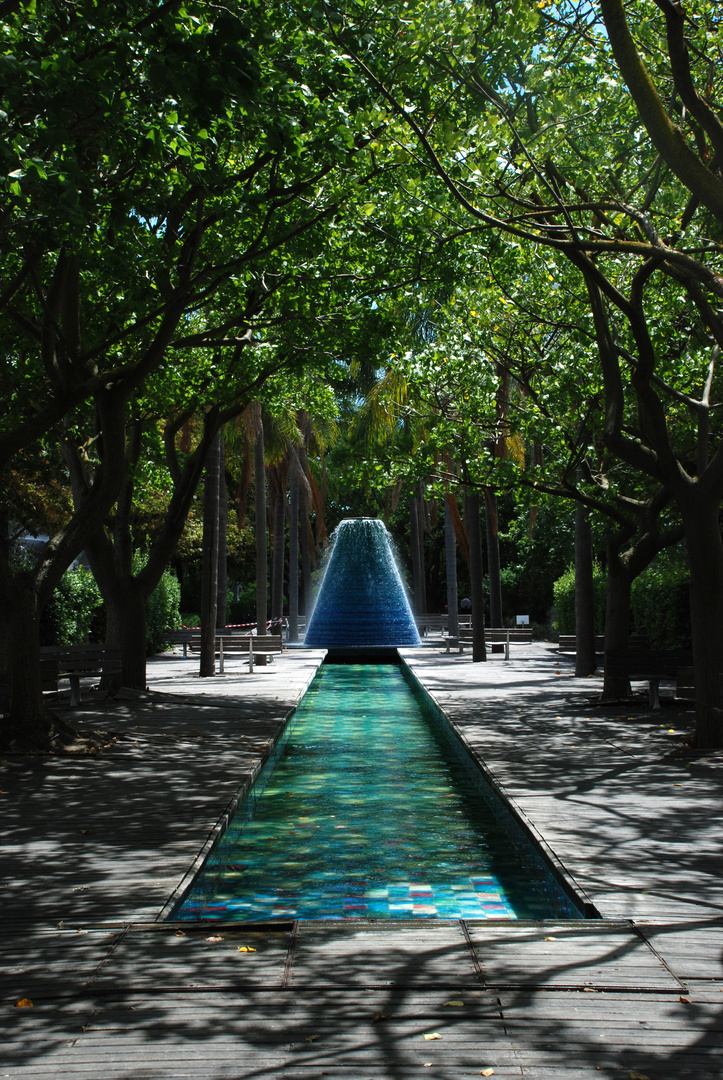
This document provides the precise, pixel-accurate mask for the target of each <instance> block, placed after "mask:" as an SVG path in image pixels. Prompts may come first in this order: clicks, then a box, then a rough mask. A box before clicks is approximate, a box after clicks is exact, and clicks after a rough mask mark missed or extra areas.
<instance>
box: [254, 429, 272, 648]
mask: <svg viewBox="0 0 723 1080" xmlns="http://www.w3.org/2000/svg"><path fill="white" fill-rule="evenodd" d="M254 487H255V491H254V506H255V517H256V632H257V633H258V634H265V633H266V623H267V619H268V615H267V597H268V583H267V579H268V573H269V567H268V551H267V547H266V464H265V460H264V429H263V426H262V424H261V421H259V429H258V431H257V433H256V439H255V441H254Z"/></svg>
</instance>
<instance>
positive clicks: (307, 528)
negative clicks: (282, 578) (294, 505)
mask: <svg viewBox="0 0 723 1080" xmlns="http://www.w3.org/2000/svg"><path fill="white" fill-rule="evenodd" d="M299 521H300V526H301V537H300V545H301V612H302V614H303V615H305V616H306V624H307V626H308V624H309V616H310V615H311V609H312V607H313V606H314V595H313V586H312V584H311V541H312V536H311V522H310V521H309V507H308V503H307V499H306V490H305V488H304V487H303V485H302V486H301V488H300V490H299Z"/></svg>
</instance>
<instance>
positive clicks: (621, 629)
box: [602, 539, 632, 701]
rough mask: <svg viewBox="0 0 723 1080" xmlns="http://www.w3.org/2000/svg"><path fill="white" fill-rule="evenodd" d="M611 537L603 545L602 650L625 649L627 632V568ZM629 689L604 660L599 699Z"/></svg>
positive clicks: (621, 694) (614, 698) (620, 694)
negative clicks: (603, 642) (603, 608)
mask: <svg viewBox="0 0 723 1080" xmlns="http://www.w3.org/2000/svg"><path fill="white" fill-rule="evenodd" d="M615 548H616V543H615V540H614V539H613V540H611V541H610V542H609V543H608V545H607V570H608V579H607V586H606V590H605V652H606V653H607V651H608V649H625V648H627V645H628V638H629V636H630V587H631V585H632V576H631V574H630V568H629V566H628V564H627V562H626V560H624V559H623V558H621V556H620V553H619V552H618V551H617V550H615ZM629 693H630V683H629V681H628V680H627V679H626V678H625V676H624V675H611V674H609V673H608V665H607V663H606V664H605V675H604V679H603V689H602V699H603V701H605V700H611V701H618V700H619V699H620V698H625V697H627V696H628V694H629Z"/></svg>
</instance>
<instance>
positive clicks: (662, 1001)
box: [0, 646, 723, 1080]
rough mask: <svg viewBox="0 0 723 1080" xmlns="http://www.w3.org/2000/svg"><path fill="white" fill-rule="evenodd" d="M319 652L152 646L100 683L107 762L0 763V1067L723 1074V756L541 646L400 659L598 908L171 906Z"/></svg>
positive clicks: (572, 1077)
mask: <svg viewBox="0 0 723 1080" xmlns="http://www.w3.org/2000/svg"><path fill="white" fill-rule="evenodd" d="M319 656H320V654H318V653H317V654H312V653H303V652H299V653H296V654H294V655H292V656H289V657H282V658H280V659H279V661H278V662H277V664H276V665H275V667H273V668H271V669H269V670H268V671H264V672H259V673H257V674H254V675H253V676H248V675H244V674H241V673H240V670H239V674H238V676H237V677H234V675H233V674H231V675H230V676H227V677H226V678H225V679H224V680H221V679H217V680H214V681H213V684H212V685H211V686H209V684H208V682H207V681H204V682H203V684H201V683H200V681H199V680H195V679H193V677H192V671H193V667H194V665H193V662H189V663H188V664H186V662H184V661H183V660H180V659H164V660H161V661H158V662H157V663H154V664H153V665H151V668H150V680H151V685H152V686H153V688H154V691H153V693H151V694H148V695H129V694H123V695H121V697H120V699H119V700H117V701H116V702H114V703H112V704H111V705H110V706H107V707H106V706H102V705H98V706H94V705H93V703H92V701H91V702H90V703H89V704H87V705H86V706H84V708H83V718H84V722H85V723H95V724H96V725H97V726H100V724H101V717H102V725H103V726H112V727H114V728H116V729H117V730H119V731H121V732H122V733H123V736H124V737H123V738H122V739H121V740H120V741H119V742H118V743H117V744H116V745H115V746H113V747H112V748H110V749H109V750H107V751H106V752H105V753H104V754H103V755H102V756H101V758H100V759H99V760H92V759H89V758H74V759H70V758H64V759H33V760H20V759H7V760H6V761H4V762H3V766H2V789H3V791H2V794H1V795H0V800H2V801H1V802H0V806H1V807H2V814H1V816H0V853H1V855H2V864H1V865H2V868H3V870H2V874H3V878H2V889H1V890H0V900H1V901H2V915H3V921H2V924H1V928H0V964H1V968H0V971H1V973H0V985H1V987H2V995H1V1001H0V1016H2V1030H3V1043H2V1047H1V1048H0V1077H2V1076H10V1077H24V1078H36V1077H37V1078H40V1077H43V1078H47V1077H51V1076H52V1077H56V1076H58V1077H69V1078H72V1080H80V1078H81V1077H83V1078H85V1077H100V1076H103V1077H107V1078H108V1080H116V1078H118V1080H120V1078H122V1080H145V1078H151V1077H162V1078H164V1080H166V1078H169V1080H170V1078H171V1077H185V1076H193V1077H196V1078H209V1080H211V1078H214V1080H215V1078H221V1077H224V1078H225V1077H239V1078H240V1077H243V1078H252V1077H260V1078H261V1077H273V1078H274V1080H276V1078H287V1077H288V1078H289V1080H291V1078H298V1077H306V1078H316V1077H321V1076H328V1077H331V1078H332V1080H333V1078H341V1077H344V1078H348V1080H364V1078H366V1077H368V1078H372V1077H373V1078H375V1080H376V1078H382V1077H390V1078H394V1077H399V1078H406V1077H412V1076H414V1077H417V1076H423V1077H438V1078H440V1080H441V1078H445V1080H446V1078H447V1077H449V1078H454V1080H458V1078H460V1077H465V1076H470V1077H471V1076H479V1075H480V1072H481V1070H486V1069H493V1070H494V1072H493V1075H494V1076H495V1077H501V1076H504V1077H507V1076H515V1077H520V1076H528V1077H535V1078H538V1080H546V1078H550V1080H552V1078H553V1077H562V1078H563V1080H577V1078H590V1077H593V1076H594V1077H600V1076H609V1077H620V1076H629V1075H631V1074H633V1073H638V1074H640V1075H642V1076H648V1077H650V1080H663V1078H665V1080H670V1078H678V1077H696V1078H702V1080H704V1078H708V1077H714V1076H715V1077H717V1076H720V1075H721V1072H723V1063H722V1062H721V1056H720V1055H721V1047H722V1046H723V1020H722V1017H721V1007H722V1006H723V965H722V963H721V954H722V951H723V909H722V904H723V885H722V879H723V875H722V874H721V871H722V870H723V860H722V850H721V849H722V843H723V841H722V838H721V829H720V817H721V793H722V792H721V755H719V754H708V755H690V754H688V753H686V751H685V749H684V746H683V737H682V735H678V734H675V733H673V734H670V733H669V731H668V728H667V726H666V725H665V712H663V714H661V716H660V717H658V716H655V717H654V718H652V719H651V718H650V717H649V716H638V715H637V714H636V716H635V718H634V719H628V718H627V715H626V717H625V718H624V719H623V720H617V719H615V718H614V716H613V715H610V714H609V713H607V712H606V713H605V714H603V713H602V712H600V711H597V710H595V709H593V708H591V706H590V703H589V698H590V697H591V694H592V692H593V691H594V690H595V689H596V688H597V684H596V682H595V681H594V680H577V679H574V678H570V677H569V672H570V668H569V666H565V665H564V664H561V662H560V660H559V658H558V657H557V656H556V654H555V653H553V652H552V651H551V650H550V649H548V648H546V647H545V646H533V647H531V648H530V649H526V648H517V649H516V650H515V651H514V654H513V660H512V661H511V662H510V663H508V664H505V663H503V662H502V661H500V660H497V659H494V660H493V661H491V662H490V663H488V664H486V665H472V664H471V662H470V661H469V659H468V658H467V657H461V658H459V657H450V656H442V655H439V654H437V653H436V652H435V651H434V650H433V649H422V650H411V651H409V653H408V656H409V658H410V662H411V663H412V665H413V666H414V667H415V669H416V670H417V673H418V674H419V676H420V678H421V679H422V681H423V682H424V683H425V685H427V686H428V687H429V689H430V691H431V692H432V693H433V695H434V696H435V697H436V699H437V700H438V701H439V703H440V704H441V705H442V706H443V707H444V708H445V710H446V711H447V713H448V715H450V716H451V717H452V719H453V720H454V721H455V723H456V724H457V725H458V728H459V730H460V732H461V733H462V734H463V736H464V737H465V739H467V740H468V741H469V743H470V744H471V745H472V746H473V747H474V748H475V750H477V751H478V752H479V753H480V754H481V755H482V757H483V758H484V759H485V761H486V762H487V764H488V766H489V767H490V768H491V770H492V772H493V773H494V774H495V776H496V777H497V778H498V779H499V780H500V782H501V783H502V785H503V786H504V787H505V789H506V790H507V791H508V792H509V793H510V795H511V796H512V797H513V799H514V801H515V803H516V804H517V806H518V807H519V808H520V810H521V812H522V813H523V814H524V815H525V816H526V817H527V818H528V820H529V821H530V822H531V824H532V826H533V827H534V829H535V830H537V831H538V832H539V833H540V835H541V836H542V837H543V838H544V840H545V841H546V842H547V843H548V844H550V846H551V847H552V849H553V850H554V852H555V853H556V855H557V856H558V857H559V858H560V859H561V860H562V862H563V864H564V865H565V867H566V869H567V871H568V872H569V873H570V874H571V875H572V876H573V877H574V878H575V879H576V881H577V882H578V883H579V885H580V886H581V887H582V889H583V890H584V891H585V893H586V894H587V895H588V896H589V897H590V899H591V900H592V901H593V902H594V903H595V905H596V906H597V907H598V909H599V910H600V912H601V914H602V915H603V916H604V918H603V920H602V921H600V920H598V921H595V922H590V921H588V922H582V923H579V924H577V923H576V924H552V923H546V924H535V923H531V924H528V923H514V924H509V923H507V924H505V925H504V926H503V925H500V924H493V923H486V924H481V923H460V922H458V921H455V922H450V923H444V922H424V921H421V920H420V921H417V922H413V923H396V922H395V923H393V924H373V925H370V924H365V923H354V924H350V923H349V924H347V923H345V924H343V925H342V924H338V923H335V924H324V923H300V924H297V925H291V924H279V925H276V926H269V927H266V928H264V929H263V931H261V932H258V933H252V932H250V931H248V930H243V929H240V928H239V927H238V925H237V926H235V927H231V928H229V929H227V928H225V927H222V928H214V927H211V928H209V926H208V925H207V926H205V927H203V928H199V929H196V928H194V927H189V926H188V924H186V925H185V926H184V927H182V928H180V927H177V926H174V925H169V924H168V923H163V922H160V921H159V919H160V917H161V914H162V912H163V910H164V907H166V905H167V904H168V902H169V899H170V898H171V897H172V896H173V895H174V892H175V891H176V890H178V889H179V888H180V887H181V885H182V883H183V881H184V879H185V877H186V875H187V874H189V873H191V872H192V870H193V867H194V865H195V864H196V863H197V861H198V859H199V857H200V856H201V854H202V852H203V850H204V847H205V844H206V843H207V842H208V840H209V838H210V836H211V835H212V833H213V831H214V829H215V828H216V827H217V826H218V824H219V821H220V820H221V819H222V817H223V813H224V810H225V808H227V807H228V806H229V805H230V804H231V803H232V802H233V800H234V798H235V797H236V796H237V795H238V793H239V791H240V790H241V789H243V787H244V785H245V784H246V783H248V782H249V781H250V779H251V777H252V776H253V774H254V773H255V771H256V770H257V769H258V767H259V764H260V762H261V760H262V758H263V755H264V752H265V749H266V746H267V744H268V743H269V741H270V740H271V739H273V737H274V735H275V733H276V732H277V731H278V728H279V726H280V724H281V722H282V720H283V717H284V715H285V714H286V712H287V711H288V709H289V708H291V707H293V705H294V703H295V701H296V700H298V696H299V694H300V693H301V692H302V690H303V688H304V686H305V685H306V683H307V682H308V679H309V677H310V676H311V674H312V672H313V669H314V666H315V664H316V662H318V659H319ZM239 669H240V666H239ZM201 688H202V689H203V690H204V691H206V693H204V694H203V695H201V696H199V693H198V691H199V689H201ZM615 715H617V714H615ZM632 715H633V713H632V710H631V716H632ZM661 724H662V725H663V726H661ZM23 997H25V998H28V999H30V1000H32V1001H33V1006H32V1007H28V1008H17V1007H16V1006H15V1002H16V1001H17V1000H18V999H20V998H23ZM430 1034H433V1035H437V1036H439V1038H435V1039H425V1038H424V1036H425V1035H430Z"/></svg>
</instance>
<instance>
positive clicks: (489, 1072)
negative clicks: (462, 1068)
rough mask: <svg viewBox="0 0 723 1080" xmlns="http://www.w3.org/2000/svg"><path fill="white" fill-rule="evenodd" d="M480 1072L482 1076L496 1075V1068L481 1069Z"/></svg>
mask: <svg viewBox="0 0 723 1080" xmlns="http://www.w3.org/2000/svg"><path fill="white" fill-rule="evenodd" d="M479 1074H480V1076H494V1075H495V1070H494V1069H480V1071H479Z"/></svg>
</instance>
